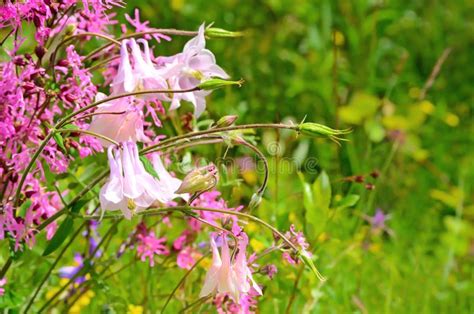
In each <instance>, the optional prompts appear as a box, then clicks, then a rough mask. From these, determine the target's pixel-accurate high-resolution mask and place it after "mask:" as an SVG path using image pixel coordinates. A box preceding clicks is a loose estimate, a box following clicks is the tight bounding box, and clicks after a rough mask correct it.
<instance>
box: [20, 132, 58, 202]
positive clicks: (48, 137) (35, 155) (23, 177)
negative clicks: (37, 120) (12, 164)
mask: <svg viewBox="0 0 474 314" xmlns="http://www.w3.org/2000/svg"><path fill="white" fill-rule="evenodd" d="M53 135H54V131H50V132H49V133H48V135H46V137H45V138H44V140H43V141H42V142H41V144H40V146H39V147H38V149H37V150H36V151H35V153H34V154H33V156H32V157H31V160H30V162H29V163H28V165H27V166H26V168H25V171H24V172H23V175H22V176H21V179H20V181H19V182H18V187H17V189H16V193H15V201H14V203H13V204H14V205H15V206H17V205H18V202H19V201H20V194H21V188H22V187H23V184H24V183H25V180H26V177H27V176H28V173H29V172H30V170H31V168H33V165H34V164H35V162H36V159H38V157H39V155H40V154H41V153H42V152H43V149H44V148H45V147H46V145H47V144H48V142H49V140H50V139H51V138H52V137H53Z"/></svg>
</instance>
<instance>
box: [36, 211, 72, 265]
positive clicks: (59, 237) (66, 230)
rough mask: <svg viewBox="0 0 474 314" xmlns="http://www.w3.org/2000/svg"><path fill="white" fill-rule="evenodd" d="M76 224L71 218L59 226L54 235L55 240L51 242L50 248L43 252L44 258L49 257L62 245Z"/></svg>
mask: <svg viewBox="0 0 474 314" xmlns="http://www.w3.org/2000/svg"><path fill="white" fill-rule="evenodd" d="M73 224H74V219H73V218H72V217H70V216H68V217H66V219H64V221H63V222H62V223H61V225H60V226H59V228H58V230H56V233H55V234H54V236H53V238H52V239H51V240H50V241H49V243H48V246H47V247H46V249H45V250H44V252H43V256H47V255H49V254H51V253H53V252H54V251H56V250H57V249H58V248H59V247H60V246H61V244H62V243H63V242H64V240H66V238H67V237H68V235H69V234H70V233H71V231H72V228H73Z"/></svg>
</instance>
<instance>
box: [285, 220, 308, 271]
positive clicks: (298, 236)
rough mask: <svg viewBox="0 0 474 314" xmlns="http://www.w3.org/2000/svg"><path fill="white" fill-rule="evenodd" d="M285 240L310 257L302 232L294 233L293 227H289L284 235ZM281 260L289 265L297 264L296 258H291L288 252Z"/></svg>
mask: <svg viewBox="0 0 474 314" xmlns="http://www.w3.org/2000/svg"><path fill="white" fill-rule="evenodd" d="M285 236H286V238H287V239H289V240H290V241H291V243H293V244H294V245H295V246H296V247H297V248H299V249H300V251H301V252H304V253H306V254H307V255H308V256H311V253H309V252H308V249H309V243H308V242H307V241H306V237H305V236H304V234H303V232H301V231H296V229H295V226H294V225H291V226H290V230H289V231H287V232H286V234H285ZM283 258H284V259H285V260H286V261H287V262H288V263H290V264H297V263H298V262H299V259H298V257H295V256H292V255H291V254H290V253H288V252H284V253H283Z"/></svg>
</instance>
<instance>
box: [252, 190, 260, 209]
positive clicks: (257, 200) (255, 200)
mask: <svg viewBox="0 0 474 314" xmlns="http://www.w3.org/2000/svg"><path fill="white" fill-rule="evenodd" d="M261 202H262V195H261V194H259V193H255V194H254V195H252V199H251V200H250V203H249V209H250V210H252V209H255V208H257V207H258V205H260V203H261Z"/></svg>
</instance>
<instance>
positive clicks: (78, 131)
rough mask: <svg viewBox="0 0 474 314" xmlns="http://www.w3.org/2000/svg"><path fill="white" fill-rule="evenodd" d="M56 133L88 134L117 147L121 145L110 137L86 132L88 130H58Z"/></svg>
mask: <svg viewBox="0 0 474 314" xmlns="http://www.w3.org/2000/svg"><path fill="white" fill-rule="evenodd" d="M56 132H58V133H83V134H87V135H91V136H94V137H97V138H100V139H103V140H105V141H107V142H110V143H112V144H114V145H115V146H118V145H119V143H118V142H116V141H114V140H113V139H111V138H110V137H107V136H105V135H102V134H99V133H95V132H91V131H86V130H81V129H58V130H56Z"/></svg>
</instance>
